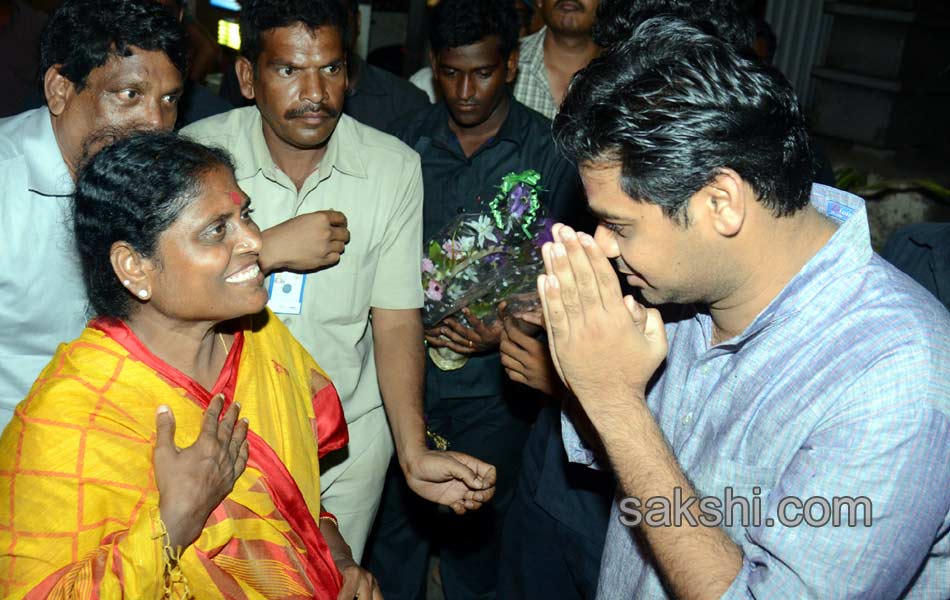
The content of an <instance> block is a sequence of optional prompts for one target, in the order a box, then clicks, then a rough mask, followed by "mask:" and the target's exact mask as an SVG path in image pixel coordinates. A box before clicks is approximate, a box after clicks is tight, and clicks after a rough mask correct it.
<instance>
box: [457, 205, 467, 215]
mask: <svg viewBox="0 0 950 600" xmlns="http://www.w3.org/2000/svg"><path fill="white" fill-rule="evenodd" d="M455 212H457V213H458V214H462V213H464V212H465V207H464V206H460V207H458V208H456V209H455Z"/></svg>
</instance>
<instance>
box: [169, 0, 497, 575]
mask: <svg viewBox="0 0 950 600" xmlns="http://www.w3.org/2000/svg"><path fill="white" fill-rule="evenodd" d="M346 28H347V21H346V17H345V14H344V13H343V10H342V8H341V6H340V4H339V2H337V1H336V0H319V1H313V0H290V1H286V0H283V1H281V0H252V1H248V2H245V3H243V7H242V13H241V37H242V43H243V48H242V54H243V56H242V58H241V59H240V60H239V61H238V63H237V73H238V78H239V80H240V82H241V91H242V93H243V94H244V95H245V96H246V97H247V98H248V99H253V100H255V102H256V104H257V106H256V107H247V108H241V109H236V110H233V111H230V112H228V113H225V114H223V115H218V116H215V117H211V118H209V119H205V120H202V121H199V122H198V123H195V124H193V125H191V126H189V127H187V128H185V130H183V133H184V134H185V135H188V136H190V137H192V138H194V139H197V140H199V141H201V142H204V143H208V144H214V145H218V146H222V147H224V148H226V149H228V150H229V151H231V152H232V153H233V155H234V158H235V162H236V165H235V166H236V176H237V180H238V184H239V185H240V186H241V188H242V189H243V190H244V191H245V192H246V193H247V194H248V195H249V196H250V197H251V200H252V202H253V208H254V211H255V212H254V215H253V216H254V219H255V220H256V221H257V222H258V224H259V225H260V226H261V228H262V229H264V230H265V231H264V250H263V252H262V255H261V263H262V268H264V269H265V270H266V271H268V272H271V273H272V274H271V276H270V281H269V282H268V285H269V286H270V292H271V300H270V304H269V305H270V306H271V308H272V309H274V311H275V312H277V313H278V314H279V316H280V318H281V319H282V320H283V321H284V322H285V323H286V324H287V325H288V326H289V327H290V329H291V331H292V332H293V333H294V335H295V336H296V337H297V338H298V339H299V340H300V342H301V343H302V344H303V345H304V346H305V347H306V348H307V349H308V351H310V353H311V354H312V355H313V356H314V358H315V359H316V360H317V361H318V362H319V363H320V364H321V365H322V366H323V367H324V368H325V369H326V370H327V372H328V373H329V375H330V376H331V378H332V379H333V382H334V384H335V385H336V387H337V389H338V391H339V393H340V397H341V398H342V400H343V407H344V410H345V412H346V418H347V423H348V424H349V430H350V444H349V446H348V448H347V449H346V450H345V451H343V452H342V453H340V455H339V456H336V457H334V461H333V462H332V463H330V464H324V465H323V472H322V473H321V476H320V479H321V483H322V484H323V499H324V501H325V502H326V505H327V506H328V508H329V510H332V512H334V513H335V514H336V515H337V517H338V518H339V521H340V531H341V533H342V534H343V536H344V537H345V538H346V540H347V542H348V543H349V544H350V545H351V546H352V549H353V556H354V557H355V558H356V559H357V560H359V559H360V557H361V556H362V552H363V547H364V544H365V540H366V536H367V535H368V532H369V529H370V527H371V526H372V523H373V518H374V516H375V514H376V510H377V508H378V506H379V498H380V495H381V493H382V485H383V481H384V475H385V472H386V467H387V464H388V461H389V459H390V457H391V454H392V450H393V441H395V448H396V451H397V454H398V457H399V461H400V465H401V466H402V468H403V472H404V473H405V475H406V480H407V483H408V484H409V486H410V487H411V488H412V489H413V490H414V491H415V492H416V493H417V494H419V495H420V496H422V497H424V498H426V499H428V500H432V501H434V502H438V503H440V504H443V505H447V506H450V507H451V508H452V509H453V510H454V511H455V512H456V513H459V514H461V513H464V512H465V511H467V510H472V509H476V508H478V507H479V506H481V504H482V502H484V501H487V500H488V499H489V498H490V497H491V495H492V494H493V493H494V481H495V471H494V468H493V467H492V466H491V465H488V464H486V463H483V462H481V461H478V460H476V459H474V458H471V457H470V456H467V455H464V454H459V453H454V452H433V451H429V450H427V448H426V445H425V423H424V418H423V415H422V390H423V369H424V364H425V363H424V354H423V350H424V349H423V345H422V339H423V334H422V322H421V315H420V311H419V308H420V307H421V306H422V288H421V283H420V275H419V268H420V267H419V264H420V257H421V254H420V253H421V248H422V178H421V172H420V166H419V157H418V155H416V154H415V153H414V152H413V151H412V150H411V149H409V148H408V147H407V146H405V145H404V144H402V143H401V142H400V141H398V140H397V139H396V138H394V137H391V136H389V135H386V134H384V133H381V132H379V131H377V130H375V129H372V128H370V127H367V126H365V125H362V124H360V123H358V122H357V121H355V120H353V119H352V118H350V117H348V116H347V115H344V114H342V106H343V98H344V91H345V89H346V62H345V56H346V53H345V46H344V43H343V40H345V39H347V30H346ZM275 257H280V258H279V259H277V258H275ZM383 405H385V410H384V406H383ZM387 414H388V420H389V427H390V428H391V430H392V437H390V435H389V430H388V429H387V419H386V416H387ZM252 427H253V425H252ZM328 458H329V457H328Z"/></svg>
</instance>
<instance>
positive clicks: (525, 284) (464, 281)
mask: <svg viewBox="0 0 950 600" xmlns="http://www.w3.org/2000/svg"><path fill="white" fill-rule="evenodd" d="M540 181H541V175H540V174H539V173H538V172H537V171H524V172H522V173H509V174H508V175H506V176H505V177H504V178H502V183H501V185H500V186H499V192H498V194H497V195H496V196H495V197H494V198H493V199H492V201H491V203H490V204H489V212H488V213H477V214H464V215H460V216H459V217H457V218H456V219H454V220H453V221H452V222H451V223H449V224H448V225H447V226H446V227H445V228H443V229H442V231H440V232H439V233H438V234H437V235H436V236H435V237H434V238H433V239H431V240H429V242H428V244H427V245H426V249H427V251H426V254H425V255H424V256H423V259H422V286H423V290H424V292H425V306H424V308H423V324H424V325H425V326H426V327H427V328H430V327H433V326H434V325H436V324H438V323H440V322H441V321H443V320H444V319H445V318H446V317H450V316H457V318H458V321H459V322H460V323H461V324H462V325H467V324H468V321H467V319H466V317H465V316H463V315H459V314H458V313H459V312H460V311H462V309H463V308H467V309H468V310H467V311H466V312H467V313H468V314H469V315H471V316H472V317H475V318H476V319H478V320H479V321H481V323H484V324H487V325H490V324H492V323H493V322H494V321H495V320H496V319H497V318H498V310H497V309H498V305H499V303H501V302H503V301H506V302H507V303H508V305H509V308H508V311H509V312H512V313H513V312H518V311H523V310H527V309H530V308H531V306H532V305H534V304H537V302H538V300H537V294H536V292H535V291H534V290H535V287H536V279H537V276H538V275H539V274H540V273H541V272H542V270H543V264H542V260H541V251H540V249H541V246H542V245H543V244H544V242H546V241H549V240H550V235H551V234H550V228H551V225H553V222H552V221H551V220H550V219H547V218H546V215H545V213H544V210H543V207H542V206H541V202H540V199H539V194H540V192H541V191H542V190H541V188H540ZM430 356H432V358H433V361H435V362H436V364H437V365H439V366H440V367H441V368H445V369H450V368H459V367H461V366H462V365H464V364H465V357H464V356H462V355H460V354H458V353H456V352H454V351H452V350H450V349H448V348H430Z"/></svg>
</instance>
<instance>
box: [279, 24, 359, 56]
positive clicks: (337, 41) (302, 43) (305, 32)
mask: <svg viewBox="0 0 950 600" xmlns="http://www.w3.org/2000/svg"><path fill="white" fill-rule="evenodd" d="M261 42H262V44H261V50H262V52H263V53H266V54H269V55H272V56H285V55H288V54H301V53H304V54H310V53H313V52H320V54H322V55H328V54H339V55H340V56H341V57H342V56H343V38H342V36H341V35H340V30H339V29H337V28H336V27H333V26H330V25H323V26H320V27H317V28H315V29H314V28H310V27H308V26H307V25H305V24H304V23H299V22H298V23H292V24H290V25H286V26H284V27H274V28H273V29H268V30H267V31H265V32H264V33H263V34H261Z"/></svg>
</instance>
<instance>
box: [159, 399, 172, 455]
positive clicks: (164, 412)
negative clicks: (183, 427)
mask: <svg viewBox="0 0 950 600" xmlns="http://www.w3.org/2000/svg"><path fill="white" fill-rule="evenodd" d="M155 429H156V432H157V435H156V440H155V447H156V448H162V447H167V448H172V449H174V448H175V415H174V414H173V413H172V409H170V408H169V407H168V406H167V405H165V404H162V405H161V406H159V407H158V410H157V411H155Z"/></svg>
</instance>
